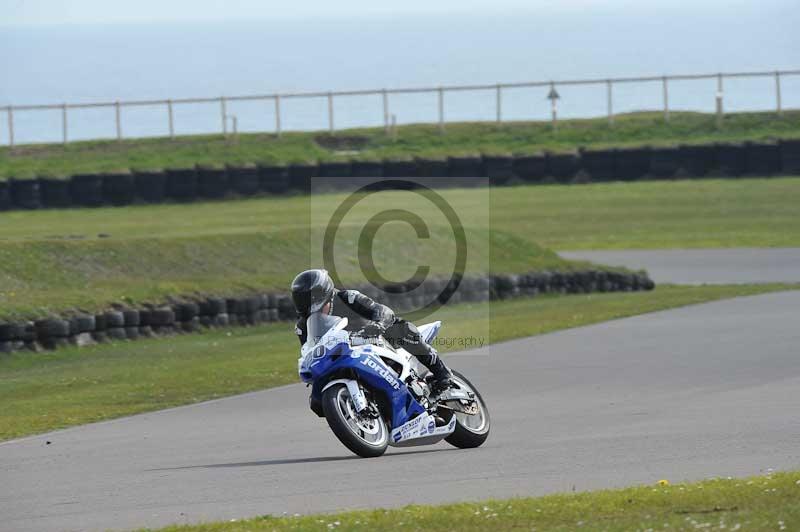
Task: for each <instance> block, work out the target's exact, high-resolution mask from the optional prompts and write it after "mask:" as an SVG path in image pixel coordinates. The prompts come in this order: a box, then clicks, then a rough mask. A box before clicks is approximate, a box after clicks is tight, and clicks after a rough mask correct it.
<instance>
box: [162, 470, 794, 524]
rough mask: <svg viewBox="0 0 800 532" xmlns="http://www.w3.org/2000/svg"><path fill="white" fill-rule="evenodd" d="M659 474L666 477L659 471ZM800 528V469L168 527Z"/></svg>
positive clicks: (655, 480)
mask: <svg viewBox="0 0 800 532" xmlns="http://www.w3.org/2000/svg"><path fill="white" fill-rule="evenodd" d="M658 480H660V479H658ZM331 529H333V530H429V531H443V532H444V531H450V530H459V531H481V532H482V531H484V530H490V529H491V530H565V531H567V530H568V531H572V530H603V531H609V532H613V531H629V530H726V531H730V530H740V529H741V530H747V531H751V530H755V531H759V530H798V529H800V471H791V472H781V473H772V474H770V475H766V476H758V477H751V478H744V479H733V478H728V479H710V480H705V481H702V482H695V483H681V484H668V485H661V484H660V483H658V482H657V479H654V480H653V484H652V485H649V486H637V487H632V488H627V489H617V490H603V491H590V492H583V493H571V494H559V495H549V496H545V497H535V498H517V499H506V500H488V501H483V502H470V503H461V504H448V505H444V506H406V507H405V508H400V509H396V510H361V511H353V512H345V513H337V514H325V515H309V516H303V517H300V516H297V517H271V516H264V517H258V518H255V519H246V520H241V521H236V522H224V523H209V524H201V525H180V526H171V527H167V528H163V529H160V530H161V531H162V532H241V531H254V532H255V531H260V530H264V531H266V530H270V531H272V530H275V531H280V530H298V531H303V530H308V531H319V530H323V531H326V530H331Z"/></svg>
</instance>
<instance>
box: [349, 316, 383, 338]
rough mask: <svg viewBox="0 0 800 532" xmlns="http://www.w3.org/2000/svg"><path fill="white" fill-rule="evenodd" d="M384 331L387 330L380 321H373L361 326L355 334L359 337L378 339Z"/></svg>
mask: <svg viewBox="0 0 800 532" xmlns="http://www.w3.org/2000/svg"><path fill="white" fill-rule="evenodd" d="M384 332H386V331H385V329H384V328H383V327H382V326H381V324H380V323H378V322H375V321H371V322H369V323H367V324H366V325H364V326H363V327H361V329H359V330H358V331H356V332H355V333H354V334H355V335H356V336H358V337H359V338H364V339H370V340H372V339H377V338H378V337H379V336H381V335H382V334H383V333H384Z"/></svg>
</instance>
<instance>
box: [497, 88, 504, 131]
mask: <svg viewBox="0 0 800 532" xmlns="http://www.w3.org/2000/svg"><path fill="white" fill-rule="evenodd" d="M496 91H497V93H496V94H495V104H496V108H497V123H498V124H499V123H501V122H502V121H503V89H502V88H501V87H500V84H499V83H498V84H497V88H496Z"/></svg>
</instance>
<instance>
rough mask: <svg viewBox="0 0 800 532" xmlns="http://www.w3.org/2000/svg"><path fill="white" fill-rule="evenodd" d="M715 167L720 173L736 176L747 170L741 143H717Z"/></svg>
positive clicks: (745, 154) (745, 156)
mask: <svg viewBox="0 0 800 532" xmlns="http://www.w3.org/2000/svg"><path fill="white" fill-rule="evenodd" d="M717 167H718V169H719V171H720V172H721V173H722V175H726V176H732V177H738V176H740V175H742V174H744V173H745V171H746V170H747V153H746V152H745V148H744V146H743V145H741V144H728V143H719V144H717Z"/></svg>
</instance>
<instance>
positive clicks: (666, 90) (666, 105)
mask: <svg viewBox="0 0 800 532" xmlns="http://www.w3.org/2000/svg"><path fill="white" fill-rule="evenodd" d="M661 85H662V87H663V89H664V122H669V88H668V86H667V76H664V77H663V78H661Z"/></svg>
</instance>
